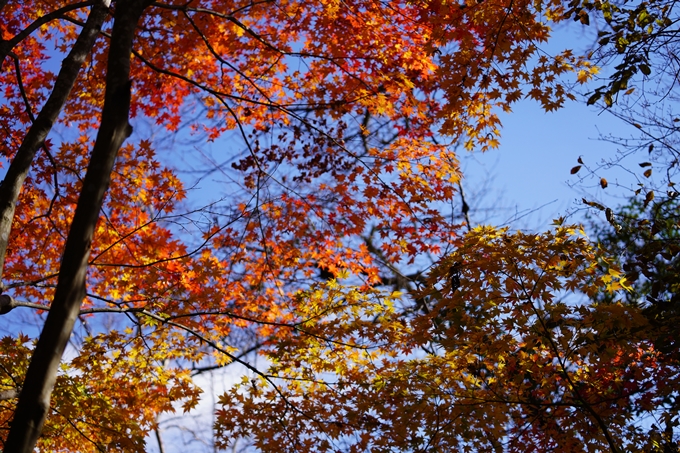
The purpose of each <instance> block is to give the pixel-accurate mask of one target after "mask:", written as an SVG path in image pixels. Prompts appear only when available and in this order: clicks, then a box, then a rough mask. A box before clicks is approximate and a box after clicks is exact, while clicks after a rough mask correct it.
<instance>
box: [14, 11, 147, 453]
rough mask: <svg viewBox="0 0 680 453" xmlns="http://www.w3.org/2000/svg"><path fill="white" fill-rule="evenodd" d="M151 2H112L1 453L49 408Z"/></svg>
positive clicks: (23, 445) (19, 442) (22, 451)
mask: <svg viewBox="0 0 680 453" xmlns="http://www.w3.org/2000/svg"><path fill="white" fill-rule="evenodd" d="M151 3H152V0H119V1H118V2H117V3H116V14H115V19H114V25H113V31H112V34H111V40H110V49H109V58H108V62H107V74H106V94H105V99H104V107H103V110H102V119H101V125H100V127H99V132H98V134H97V139H96V142H95V145H94V148H93V150H92V155H91V157H90V163H89V165H88V168H87V174H86V175H85V180H84V181H83V188H82V190H81V193H80V197H79V199H78V205H77V207H76V211H75V214H74V217H73V221H72V222H71V228H70V231H69V234H68V237H67V239H66V246H65V248H64V254H63V256H62V259H61V265H60V268H59V278H58V282H57V289H56V291H55V295H54V300H53V302H52V305H51V307H50V311H49V315H48V316H47V320H46V321H45V326H44V327H43V331H42V332H41V334H40V338H39V340H38V344H37V345H36V348H35V351H34V353H33V357H32V358H31V363H30V365H29V367H28V372H27V374H26V379H25V381H24V383H23V386H22V391H21V394H20V396H19V402H18V404H17V408H16V411H15V413H14V419H13V420H12V426H11V429H10V432H9V436H8V437H7V441H6V443H5V450H4V451H5V452H6V453H10V452H11V453H30V452H32V451H33V448H34V446H35V444H36V442H37V440H38V437H39V436H40V432H41V430H42V427H43V424H44V422H45V419H46V417H47V413H48V411H49V408H50V395H51V393H52V389H53V387H54V383H55V380H56V377H57V370H58V367H59V363H60V362H61V357H62V354H63V353H64V349H65V348H66V344H67V342H68V339H69V337H70V336H71V332H72V330H73V325H74V323H75V320H76V318H77V317H78V312H79V310H80V306H81V304H82V301H83V299H84V298H85V277H86V274H87V263H88V259H89V255H90V246H91V243H92V236H93V234H94V229H95V226H96V223H97V220H98V218H99V211H100V209H101V206H102V203H103V200H104V195H105V193H106V191H107V189H108V186H109V182H110V178H111V171H112V169H113V164H114V161H115V158H116V155H117V154H118V150H119V149H120V147H121V145H122V144H123V142H124V141H125V140H126V139H127V137H129V136H130V134H131V133H132V127H131V126H130V124H129V122H128V118H129V110H130V86H131V82H130V80H129V75H130V55H131V52H132V41H133V39H134V36H135V29H136V25H137V22H138V21H139V18H140V17H141V15H142V13H143V11H144V9H145V8H146V7H147V6H149V5H150V4H151Z"/></svg>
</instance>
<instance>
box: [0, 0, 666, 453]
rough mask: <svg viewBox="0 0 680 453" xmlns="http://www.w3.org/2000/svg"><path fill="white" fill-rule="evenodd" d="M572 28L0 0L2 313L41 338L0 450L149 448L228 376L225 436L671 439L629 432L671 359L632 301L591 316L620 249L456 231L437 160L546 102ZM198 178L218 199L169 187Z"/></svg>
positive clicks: (365, 3) (12, 379) (11, 350)
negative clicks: (163, 422) (550, 44)
mask: <svg viewBox="0 0 680 453" xmlns="http://www.w3.org/2000/svg"><path fill="white" fill-rule="evenodd" d="M573 14H574V11H572V10H569V8H568V7H567V5H563V4H562V3H561V2H559V1H556V0H554V1H548V2H529V1H524V0H521V1H517V0H510V1H505V0H486V1H480V2H477V1H468V2H461V3H455V2H448V1H444V0H428V1H425V0H422V1H421V0H418V1H392V2H377V1H373V0H345V1H335V0H323V1H317V2H308V1H305V2H302V1H296V0H282V1H236V0H235V1H210V0H194V1H188V2H186V1H168V2H152V1H149V0H118V1H114V2H113V3H112V4H111V5H108V4H107V3H106V2H103V1H100V0H94V1H90V2H82V3H74V2H66V1H49V2H47V1H41V0H35V1H32V2H17V1H12V0H8V1H0V17H2V20H1V21H0V31H1V32H2V36H1V38H2V41H0V51H1V53H2V55H3V57H4V60H3V63H2V70H1V71H0V85H1V87H2V93H3V96H2V98H1V101H2V103H1V104H0V118H1V120H0V121H1V124H2V128H0V137H1V141H0V143H2V145H0V146H1V148H0V152H1V153H2V156H3V158H4V160H3V165H4V167H5V168H7V176H6V177H5V180H4V181H3V183H2V185H1V186H0V209H2V212H1V213H0V252H1V254H2V259H3V260H4V265H3V267H2V288H3V295H2V296H0V299H1V300H0V311H2V313H3V314H4V313H8V314H6V316H5V318H4V319H6V320H11V321H14V322H17V323H19V322H20V321H21V320H22V319H25V318H21V317H20V315H21V313H26V311H28V310H32V311H34V312H35V314H36V316H37V318H36V319H39V320H40V322H41V323H42V320H43V318H46V321H45V322H46V324H45V326H47V327H46V328H45V330H44V331H43V333H42V334H41V339H40V342H39V343H38V344H37V346H36V343H35V340H36V338H37V336H36V334H35V332H34V331H31V332H30V333H26V332H24V330H26V329H25V324H17V325H18V326H19V327H17V328H11V327H8V328H6V332H7V333H6V336H5V337H4V338H2V339H1V340H0V343H1V344H2V347H1V350H0V354H2V356H1V357H2V361H1V363H0V364H1V367H0V391H1V392H2V393H0V395H1V396H2V398H1V401H0V426H2V428H3V430H2V431H0V432H1V433H2V435H1V436H0V438H2V439H3V441H5V440H6V439H8V438H7V433H8V432H9V431H10V426H11V434H9V436H10V438H9V440H6V442H8V444H10V445H12V446H14V445H19V444H18V443H13V442H22V443H23V445H25V447H24V450H22V451H32V448H33V447H32V442H33V440H30V441H29V440H21V441H19V440H17V439H20V438H21V439H23V437H22V436H23V435H24V431H29V428H27V426H29V425H30V423H28V422H27V423H25V424H24V423H23V422H21V423H20V422H17V420H24V418H21V417H26V419H31V420H34V421H35V422H34V424H33V425H30V426H33V428H31V429H32V430H33V431H34V432H35V435H36V436H37V435H38V434H39V435H40V437H39V438H38V439H37V446H38V448H39V449H40V450H41V451H82V452H87V451H142V450H144V448H145V442H146V438H147V436H148V435H149V433H150V432H151V431H152V430H154V429H156V428H157V422H158V417H159V415H160V414H163V413H168V412H175V411H180V412H181V410H184V411H187V412H188V411H191V410H192V409H193V408H195V406H196V405H197V403H198V401H199V399H200V393H201V389H200V388H198V387H197V386H196V385H195V383H194V382H193V380H192V375H193V373H195V372H197V370H201V369H207V368H210V367H218V366H227V365H228V364H230V363H240V364H241V365H242V366H244V367H246V369H247V370H248V373H249V376H247V377H244V379H243V381H242V383H241V384H240V385H237V386H234V387H233V389H232V390H231V391H229V392H227V393H226V394H224V395H222V396H221V398H220V399H219V404H218V407H217V408H216V410H217V416H216V425H215V430H216V439H217V442H218V444H219V445H220V446H233V445H235V444H238V445H242V444H246V445H251V444H252V445H254V446H255V447H257V448H258V449H260V450H262V451H320V452H321V451H386V450H390V449H392V450H407V451H421V450H422V451H430V450H432V451H448V450H454V449H463V450H466V449H467V450H470V451H473V450H476V451H504V450H508V451H548V450H555V449H557V450H562V451H578V450H584V451H599V450H602V449H610V450H611V451H624V450H627V449H647V450H649V449H652V448H656V447H657V446H658V445H662V444H663V442H670V439H668V438H667V435H666V434H664V433H663V432H657V431H653V430H651V431H650V430H649V429H648V430H646V431H642V430H641V429H639V427H638V425H637V424H636V420H637V419H638V418H640V417H644V416H646V415H650V414H651V415H652V416H656V415H657V412H655V411H656V410H657V409H658V408H659V407H661V406H663V404H666V403H663V404H662V403H661V402H662V401H666V399H668V398H672V397H673V392H672V388H673V387H674V386H675V387H677V382H676V380H677V376H676V374H675V373H674V369H675V368H674V366H675V362H674V360H676V359H677V357H675V356H673V357H670V356H666V355H664V354H662V353H660V352H659V351H657V350H656V349H655V348H654V346H653V344H652V343H650V342H649V341H646V339H645V336H644V334H643V333H644V331H645V330H644V329H646V328H647V327H646V324H645V323H646V322H648V321H647V318H645V317H644V316H641V315H640V313H638V312H637V311H636V310H635V309H633V308H631V307H630V306H627V305H624V304H621V303H618V302H611V303H607V304H591V303H589V302H588V300H589V299H593V298H594V295H595V294H597V293H602V292H608V293H611V294H616V293H617V292H621V291H625V290H626V288H627V287H628V285H627V283H626V279H625V276H623V275H622V273H621V270H620V269H618V268H617V266H616V265H615V264H614V263H613V261H611V260H609V258H608V257H607V256H606V254H604V253H603V252H602V251H600V250H599V249H597V248H596V247H595V246H594V245H593V244H592V243H591V242H589V241H588V240H587V239H586V238H585V237H584V236H583V235H582V234H581V233H580V232H579V231H578V228H577V227H571V226H566V225H562V224H559V225H557V226H555V228H554V229H553V230H551V231H549V232H546V233H543V234H524V233H510V232H509V231H507V230H497V229H493V228H490V227H479V228H475V229H473V230H472V231H470V232H468V233H464V231H465V230H464V228H463V225H462V224H463V222H462V221H461V220H460V219H459V218H456V217H455V216H452V213H451V208H450V204H451V203H452V201H453V200H454V197H455V196H456V194H457V188H458V185H457V184H458V182H459V181H460V178H461V175H460V172H459V168H458V163H457V157H456V154H455V152H454V149H455V148H456V144H459V143H460V144H463V145H464V148H466V149H468V150H486V149H488V148H493V147H497V146H498V144H499V136H500V132H499V129H500V122H499V119H498V114H499V112H501V111H510V110H511V106H512V104H513V103H514V102H516V101H518V100H520V99H523V98H532V99H535V100H536V101H538V102H539V103H540V104H541V105H542V106H543V108H545V109H546V110H548V111H550V110H554V109H556V108H559V107H560V106H562V104H563V103H564V102H565V100H566V99H569V98H574V95H573V94H572V92H571V91H570V90H569V88H568V87H569V85H568V80H570V79H569V75H570V74H573V75H574V76H573V78H575V80H576V81H577V82H585V81H587V80H588V79H589V78H590V77H591V76H592V75H593V74H595V73H596V71H597V70H596V68H595V67H594V66H592V65H591V64H590V63H589V62H588V61H587V60H586V59H585V58H582V57H579V56H578V55H575V54H573V53H572V52H571V51H569V50H565V51H564V52H563V53H560V54H557V55H554V56H548V55H546V54H544V53H542V52H539V46H540V44H541V43H543V42H545V41H546V40H547V39H548V38H549V33H550V28H549V26H548V23H549V22H550V21H555V22H557V21H561V20H564V19H566V18H569V17H571V16H572V15H573ZM572 82H573V80H572ZM128 122H129V123H130V124H131V125H132V127H133V128H134V129H130V126H129V124H128ZM187 142H188V143H190V144H189V145H184V144H183V143H187ZM209 149H210V151H208V150H209ZM215 150H216V151H215ZM198 162H209V168H207V169H204V173H205V174H218V175H221V176H220V181H219V183H214V182H209V179H208V178H206V179H204V180H202V181H200V182H199V183H198V184H196V185H195V186H194V185H189V184H187V181H188V179H187V178H188V176H187V174H188V173H185V172H183V170H186V168H185V167H186V166H188V167H192V166H193V165H194V164H195V163H198ZM192 168H193V167H192ZM192 168H189V169H192ZM204 176H205V175H204ZM109 178H110V182H109ZM201 185H204V187H203V189H205V188H206V187H205V186H208V187H207V189H208V191H209V192H210V195H209V196H206V195H205V191H201V190H199V188H200V187H199V186H201ZM10 230H11V231H10ZM426 266H427V267H430V268H429V269H428V272H423V271H424V267H426ZM409 269H411V270H412V269H419V270H420V271H418V272H416V273H411V271H410V270H409ZM320 277H321V278H320ZM10 311H11V313H9V312H10ZM48 313H49V314H48ZM58 313H61V314H58ZM72 329H73V333H72V332H71V331H72ZM50 335H54V337H50ZM69 339H70V345H71V347H70V348H69V350H68V352H67V354H66V355H65V356H64V359H63V361H62V362H61V365H59V369H58V370H57V368H56V366H57V364H59V361H60V360H61V358H62V355H63V354H64V350H65V348H66V341H67V340H69ZM252 351H258V353H259V354H260V355H261V356H263V357H265V358H266V359H267V363H266V364H265V365H261V366H260V368H258V367H256V366H255V365H254V363H255V362H253V361H252V357H251V356H249V355H248V354H249V353H252ZM674 354H676V353H674ZM251 355H252V354H251ZM47 358H49V360H48V359H47ZM48 361H49V362H50V363H51V364H52V365H49V366H48V365H47V362H48ZM29 363H30V369H29ZM43 364H44V369H45V370H46V371H44V372H43V371H35V370H38V369H43V368H39V367H41V366H42V365H43ZM50 367H51V368H50ZM27 370H28V372H27ZM49 370H51V371H49ZM25 379H26V381H27V382H28V381H29V379H30V382H31V383H33V384H34V383H39V384H40V385H41V386H43V387H40V388H42V389H43V390H41V391H40V392H39V393H40V396H39V398H37V399H36V400H35V401H33V400H31V398H33V395H32V393H31V392H34V393H38V392H37V390H36V388H37V387H35V386H34V385H33V384H32V385H31V389H30V390H29V389H28V388H27V387H24V385H23V384H24V381H25ZM661 383H663V384H661ZM19 392H22V393H21V396H20V397H19V398H17V395H18V394H19ZM50 393H51V400H50ZM29 400H31V401H32V402H31V403H30V404H28V403H25V402H26V401H29ZM31 404H32V405H31ZM41 405H42V406H41ZM41 407H42V409H44V412H45V413H44V414H42V415H41V414H40V411H41V410H42V409H41ZM673 407H675V406H673ZM673 410H675V409H673ZM15 414H20V415H21V417H20V416H19V415H16V417H15ZM13 417H14V423H11V422H12V419H13ZM671 417H673V416H671ZM43 422H44V427H43V426H42V423H43ZM32 423H33V422H32ZM36 426H37V427H36ZM12 436H14V437H12ZM664 436H666V437H665V438H664ZM664 439H665V440H664ZM9 448H14V447H7V448H6V451H8V449H9ZM285 449H288V450H285ZM16 451H19V450H16Z"/></svg>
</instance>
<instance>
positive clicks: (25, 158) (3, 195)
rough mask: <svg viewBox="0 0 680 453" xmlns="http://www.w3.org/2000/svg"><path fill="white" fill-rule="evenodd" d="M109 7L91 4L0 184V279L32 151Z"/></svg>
mask: <svg viewBox="0 0 680 453" xmlns="http://www.w3.org/2000/svg"><path fill="white" fill-rule="evenodd" d="M108 10H109V8H108V7H107V6H106V4H105V1H104V0H99V1H98V2H97V3H95V5H94V6H93V7H92V11H91V12H90V15H89V16H88V18H87V22H86V23H85V26H84V27H83V30H82V31H81V32H80V35H79V36H78V39H77V40H76V42H75V44H74V45H73V48H72V49H71V51H70V52H69V54H68V55H67V56H66V58H65V59H64V61H63V62H62V63H61V69H60V70H59V75H58V76H57V79H56V81H55V82H54V88H53V89H52V93H50V97H49V98H48V99H47V102H46V103H45V105H44V106H43V108H42V110H40V113H39V114H38V116H37V118H36V119H35V121H34V122H33V124H32V125H31V128H30V129H29V130H28V133H27V134H26V137H24V140H23V142H22V143H21V146H20V147H19V149H18V150H17V153H16V155H15V156H14V159H12V163H11V164H10V166H9V168H8V169H7V174H6V175H5V179H4V181H2V184H0V280H1V279H2V271H3V267H4V264H5V254H6V253H7V245H8V242H9V234H10V231H11V229H12V220H13V219H14V209H15V207H16V204H17V199H18V198H19V192H20V191H21V186H22V185H23V183H24V180H25V179H26V175H27V174H28V171H29V169H30V168H31V164H32V163H33V159H34V158H35V154H36V153H37V152H38V150H39V149H40V147H42V146H43V145H44V144H45V139H46V138H47V134H49V132H50V130H51V129H52V126H53V125H54V122H55V121H56V120H57V117H58V116H59V113H60V112H61V110H62V109H63V108H64V104H66V100H67V99H68V97H69V95H70V94H71V90H72V89H73V85H74V84H75V82H76V79H77V78H78V73H79V72H80V68H81V67H82V66H83V63H84V62H85V58H87V56H88V54H89V53H90V51H91V50H92V46H94V43H95V41H96V39H97V36H98V35H99V32H100V31H101V27H102V24H103V23H104V20H106V17H107V15H108Z"/></svg>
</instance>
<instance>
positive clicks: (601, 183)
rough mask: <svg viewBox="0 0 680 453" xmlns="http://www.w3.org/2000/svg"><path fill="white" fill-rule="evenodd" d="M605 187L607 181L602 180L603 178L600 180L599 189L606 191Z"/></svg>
mask: <svg viewBox="0 0 680 453" xmlns="http://www.w3.org/2000/svg"><path fill="white" fill-rule="evenodd" d="M607 185H608V184H607V180H606V179H604V178H600V187H602V188H603V189H606V188H607Z"/></svg>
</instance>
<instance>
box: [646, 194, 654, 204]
mask: <svg viewBox="0 0 680 453" xmlns="http://www.w3.org/2000/svg"><path fill="white" fill-rule="evenodd" d="M653 199H654V191H653V190H650V191H649V192H647V196H646V197H645V207H646V206H647V205H648V204H649V203H650V202H651V201H652V200H653Z"/></svg>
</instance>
